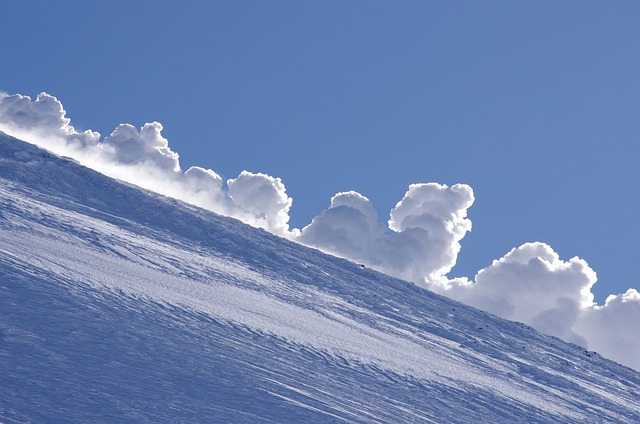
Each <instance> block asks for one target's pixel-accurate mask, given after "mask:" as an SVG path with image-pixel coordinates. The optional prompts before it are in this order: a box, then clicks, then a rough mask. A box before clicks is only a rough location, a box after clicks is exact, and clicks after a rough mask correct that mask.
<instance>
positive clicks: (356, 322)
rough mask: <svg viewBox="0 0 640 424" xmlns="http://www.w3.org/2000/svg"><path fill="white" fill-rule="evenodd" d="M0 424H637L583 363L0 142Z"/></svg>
mask: <svg viewBox="0 0 640 424" xmlns="http://www.w3.org/2000/svg"><path fill="white" fill-rule="evenodd" d="M0 202H1V205H0V421H2V422H5V423H14V422H20V423H21V422H153V423H157V422H189V423H191V422H249V423H256V422H305V423H312V422H381V423H388V422H492V423H494V422H528V423H531V422H629V423H633V422H640V374H639V373H638V372H636V371H634V370H631V369H629V368H626V367H623V366H621V365H618V364H616V363H614V362H612V361H609V360H607V359H604V358H602V357H600V356H599V355H598V354H596V353H595V352H588V351H585V350H584V349H582V348H580V347H578V346H575V345H571V344H568V343H565V342H563V341H561V340H559V339H557V338H554V337H550V336H545V335H542V334H540V333H538V332H536V331H535V330H533V329H531V328H529V327H527V326H525V325H523V324H519V323H515V322H510V321H505V320H502V319H500V318H497V317H495V316H493V315H490V314H487V313H484V312H482V311H479V310H476V309H473V308H471V307H468V306H464V305H462V304H460V303H457V302H455V301H453V300H450V299H447V298H444V297H441V296H439V295H436V294H434V293H431V292H428V291H426V290H424V289H421V288H419V287H417V286H415V285H413V284H411V283H407V282H405V281H402V280H398V279H394V278H391V277H388V276H385V275H383V274H380V273H377V272H374V271H372V270H370V269H368V268H362V267H361V266H359V265H357V264H354V263H351V262H348V261H346V260H343V259H339V258H335V257H332V256H328V255H325V254H322V253H320V252H318V251H316V250H313V249H309V248H305V247H303V246H300V245H298V244H294V243H292V242H289V241H287V240H284V239H281V238H279V237H276V236H274V235H271V234H269V233H267V232H266V231H263V230H257V229H255V228H252V227H249V226H247V225H244V224H242V223H240V222H239V221H236V220H234V219H230V218H225V217H220V216H218V215H216V214H214V213H211V212H207V211H204V210H201V209H198V208H196V207H193V206H188V205H186V204H184V203H181V202H179V201H176V200H172V199H168V198H163V197H162V196H159V195H155V194H152V193H150V192H146V191H143V190H140V189H138V188H136V187H131V186H129V185H125V184H123V183H120V182H118V181H115V180H113V179H110V178H107V177H105V176H103V175H101V174H98V173H96V172H94V171H92V170H90V169H87V168H84V167H82V166H80V165H78V164H77V163H75V162H73V161H71V160H68V159H64V158H59V157H57V156H55V155H53V154H51V153H48V152H45V151H43V150H40V149H38V148H36V147H35V146H32V145H29V144H26V143H23V142H21V141H18V140H15V139H12V138H11V137H8V136H5V135H1V134H0Z"/></svg>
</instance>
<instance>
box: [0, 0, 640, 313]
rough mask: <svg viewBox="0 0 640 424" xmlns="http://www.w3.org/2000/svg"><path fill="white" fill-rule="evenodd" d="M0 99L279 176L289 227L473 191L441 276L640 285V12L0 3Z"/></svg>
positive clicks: (221, 165)
mask: <svg viewBox="0 0 640 424" xmlns="http://www.w3.org/2000/svg"><path fill="white" fill-rule="evenodd" d="M0 12H1V14H2V17H3V18H2V23H1V24H0V47H1V51H0V52H1V66H0V90H4V91H6V92H8V93H12V94H13V93H21V94H26V95H31V96H35V95H36V94H37V93H39V92H40V91H46V92H48V93H50V94H52V95H55V96H57V97H58V98H59V99H60V100H61V101H62V103H63V104H64V105H65V108H66V110H67V112H68V116H69V117H71V119H72V120H73V122H72V123H73V124H74V125H75V126H76V128H78V129H89V128H90V129H93V130H97V131H100V132H101V133H102V134H103V135H107V134H109V133H110V132H111V131H112V130H113V129H114V128H115V127H116V125H117V124H119V123H123V122H128V123H132V124H134V125H136V126H138V127H139V126H141V125H142V124H144V123H145V122H148V121H159V122H161V123H162V124H163V125H164V127H165V130H164V132H163V134H164V135H165V137H167V138H168V139H169V142H170V147H171V148H172V149H173V150H174V151H177V152H178V153H179V154H180V156H181V164H182V167H183V168H187V167H188V166H190V165H200V166H204V167H208V168H211V169H214V170H215V171H216V172H218V173H220V174H221V175H223V176H224V177H225V178H232V177H235V176H237V175H238V173H239V172H240V171H241V170H243V169H247V170H250V171H253V172H265V173H268V174H270V175H273V176H278V177H281V178H282V179H283V181H284V183H285V184H286V186H287V192H288V193H289V195H290V196H291V197H293V199H294V205H293V208H292V211H291V216H292V221H291V224H292V226H294V227H301V226H304V225H306V224H307V223H309V222H310V220H311V218H312V217H313V216H315V215H317V214H318V213H320V212H321V211H322V209H324V208H326V207H328V205H329V199H330V197H331V196H332V195H333V194H335V193H336V192H338V191H344V190H351V189H353V190H357V191H359V192H360V193H362V194H364V195H365V196H367V197H369V198H370V199H371V200H372V201H373V204H374V206H375V207H376V209H377V210H378V212H379V214H380V218H381V220H383V221H386V219H388V213H389V210H390V209H391V208H392V207H393V206H394V205H395V203H396V202H397V201H398V200H400V199H401V198H402V196H403V195H404V192H405V191H406V189H407V186H408V185H409V184H410V183H416V182H431V181H434V182H440V183H445V184H450V185H451V184H455V183H458V182H461V183H467V184H469V185H471V186H472V187H473V189H474V191H475V194H476V202H475V204H474V206H472V208H471V209H470V210H469V217H470V218H471V220H472V221H473V224H474V228H473V231H472V232H471V233H470V234H468V235H467V236H466V238H465V239H464V240H463V241H462V252H461V254H460V256H459V260H458V266H457V267H456V268H455V269H454V271H453V272H452V274H450V276H458V275H464V276H469V277H473V275H474V274H475V272H476V271H477V270H478V269H480V268H482V267H484V266H487V265H489V264H490V263H491V261H492V260H493V259H496V258H499V257H501V256H503V255H504V254H505V253H506V252H507V251H509V250H510V249H511V248H513V247H516V246H518V245H520V244H521V243H524V242H527V241H536V240H538V241H543V242H546V243H549V244H550V245H551V246H552V247H553V248H554V249H555V250H556V251H557V252H558V253H559V254H560V256H561V257H562V258H563V259H569V258H570V257H572V256H574V255H578V256H580V257H582V258H584V259H586V260H587V261H588V262H589V264H590V265H591V267H592V268H594V269H595V270H596V271H597V272H598V276H599V282H598V284H596V286H595V287H594V292H595V293H596V296H597V300H598V301H599V302H602V301H603V300H604V297H605V296H606V295H607V294H609V293H619V292H624V291H625V290H626V289H627V288H629V287H635V288H638V287H639V286H640V284H639V283H638V277H637V271H636V266H637V263H638V259H637V252H638V249H637V247H636V246H637V239H638V236H639V235H640V224H638V218H637V210H638V206H639V203H640V202H639V201H638V187H637V184H638V182H639V178H638V167H637V161H638V158H640V147H639V143H638V137H639V136H640V119H639V113H640V78H639V77H638V75H640V3H639V2H635V1H616V2H604V1H601V2H590V1H561V2H557V1H547V2H533V1H528V2H524V1H522V2H515V1H485V2H476V1H460V2H445V1H438V2H435V1H434V2H427V1H414V2H408V1H407V2H385V3H382V2H371V1H366V2H365V1H360V2H355V1H353V2H343V1H321V2H309V1H307V2H304V1H272V2H267V1H255V2H253V1H252V2H248V1H239V2H227V1H225V2H213V1H212V2H195V1H185V2H167V1H154V2H143V1H109V2H87V1H64V2H62V1H60V2H51V1H28V0H20V1H15V0H14V1H5V2H3V4H2V5H0Z"/></svg>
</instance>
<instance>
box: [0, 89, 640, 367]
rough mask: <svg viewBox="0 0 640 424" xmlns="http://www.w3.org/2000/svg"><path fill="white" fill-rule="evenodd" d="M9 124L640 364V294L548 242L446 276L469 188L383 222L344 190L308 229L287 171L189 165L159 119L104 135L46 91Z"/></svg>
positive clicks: (5, 122)
mask: <svg viewBox="0 0 640 424" xmlns="http://www.w3.org/2000/svg"><path fill="white" fill-rule="evenodd" d="M0 130H2V131H4V132H6V133H8V134H11V135H13V136H15V137H17V138H20V139H23V140H25V141H28V142H31V143H34V144H37V145H39V146H41V147H44V148H46V149H48V150H51V151H53V152H55V153H57V154H60V155H64V156H69V157H72V158H74V159H76V160H78V161H79V162H80V163H82V164H84V165H86V166H89V167H91V168H93V169H96V170H97V171H99V172H102V173H104V174H106V175H109V176H111V177H114V178H118V179H121V180H124V181H127V182H129V183H132V184H136V185H138V186H140V187H143V188H146V189H149V190H153V191H156V192H158V193H161V194H164V195H167V196H172V197H175V198H178V199H181V200H184V201H186V202H189V203H192V204H194V205H197V206H200V207H203V208H207V209H210V210H212V211H214V212H218V213H221V214H224V215H228V216H232V217H235V218H238V219H241V220H243V221H244V222H246V223H248V224H250V225H253V226H256V227H261V228H265V229H266V230H268V231H271V232H273V233H275V234H278V235H281V236H285V237H288V238H290V239H292V240H295V241H298V242H300V243H303V244H306V245H309V246H313V247H317V248H319V249H321V250H323V251H325V252H328V253H332V254H335V255H338V256H342V257H345V258H348V259H351V260H353V261H356V262H358V263H361V264H365V265H367V266H369V267H372V268H374V269H376V270H379V271H382V272H385V273H387V274H390V275H394V276H397V277H400V278H403V279H406V280H409V281H413V282H415V283H416V284H418V285H421V286H423V287H426V288H429V289H431V290H434V291H436V292H439V293H442V294H445V295H447V296H450V297H452V298H455V299H458V300H460V301H462V302H464V303H467V304H470V305H473V306H476V307H478V308H480V309H484V310H487V311H489V312H492V313H495V314H497V315H499V316H502V317H504V318H507V319H511V320H517V321H521V322H525V323H527V324H529V325H531V326H533V327H535V328H537V329H538V330H540V331H543V332H545V333H548V334H552V335H555V336H558V337H561V338H563V339H565V340H567V341H571V342H574V343H577V344H580V345H582V346H585V347H587V348H589V349H592V350H597V351H598V352H600V353H602V354H603V355H605V356H607V357H609V358H612V359H614V360H617V361H619V362H621V363H624V364H626V365H629V366H632V367H635V368H636V369H639V370H640V337H638V332H637V329H636V328H635V326H636V323H637V322H639V321H640V294H639V293H638V291H636V290H634V289H630V290H629V291H627V292H626V293H624V294H620V295H612V296H609V298H608V299H607V301H606V302H605V304H604V305H602V306H599V305H596V304H595V303H594V302H593V294H592V293H591V288H592V286H593V284H595V283H596V274H595V272H594V271H593V270H592V269H591V268H590V267H589V265H588V264H587V263H586V262H585V261H584V260H582V259H580V258H572V259H569V260H562V259H561V258H560V257H559V255H558V254H557V253H556V252H555V251H553V249H552V248H551V247H550V246H548V245H546V244H544V243H526V244H524V245H522V246H520V247H517V248H514V249H513V250H511V251H510V252H508V253H507V254H506V255H505V256H504V257H502V258H500V259H497V260H495V261H493V263H492V264H491V265H489V266H487V267H486V268H484V269H482V270H480V271H479V272H478V273H477V275H476V276H475V277H474V278H473V279H468V278H457V279H453V280H450V279H448V278H447V274H448V273H449V272H450V271H451V269H452V268H453V266H454V265H455V263H456V260H457V256H458V253H459V251H460V241H461V240H462V238H463V237H464V236H465V235H466V233H467V232H469V231H471V221H470V220H469V219H468V218H467V210H468V209H469V208H470V207H471V205H472V204H473V202H474V195H473V190H472V189H471V187H469V186H468V185H465V184H456V185H453V186H450V187H449V186H446V185H442V184H436V183H427V184H412V185H410V186H409V189H408V190H407V192H406V193H405V195H404V197H403V198H402V199H401V200H400V201H399V202H398V204H397V205H396V206H395V207H394V208H393V209H392V210H391V212H390V215H389V220H388V222H387V223H386V224H383V223H382V222H380V220H379V217H378V214H377V213H376V211H375V209H374V208H373V205H372V204H371V201H370V200H369V199H367V198H366V197H365V196H363V195H361V194H359V193H357V192H354V191H349V192H343V193H338V194H336V195H335V196H334V197H333V198H332V199H331V204H330V206H329V208H328V209H327V210H325V211H323V212H322V213H321V214H320V215H318V216H317V217H315V218H314V219H313V220H312V222H311V223H310V224H309V225H308V226H306V227H304V228H303V229H302V230H297V229H293V230H290V229H289V224H288V223H289V210H290V208H291V204H292V200H291V198H290V197H289V196H288V195H287V194H286V189H285V186H284V184H283V183H282V181H281V180H280V179H279V178H275V177H271V176H269V175H266V174H260V173H251V172H248V171H243V172H242V173H241V174H240V175H239V176H238V177H237V178H233V179H229V180H228V181H226V182H225V181H224V180H223V178H222V177H221V176H220V175H218V174H217V173H216V172H214V171H212V170H210V169H205V168H201V167H197V166H194V167H191V168H189V169H188V170H187V171H182V169H181V168H180V163H179V156H178V154H177V153H176V152H173V151H172V150H171V149H170V148H169V142H168V140H167V139H165V138H164V137H163V136H162V125H161V124H159V123H158V122H152V123H147V124H145V125H143V126H142V127H141V128H140V129H138V128H136V127H134V126H132V125H129V124H122V125H119V126H118V127H117V128H116V129H115V130H114V131H113V132H112V133H111V134H110V135H109V136H107V137H106V138H104V139H101V136H100V134H99V133H97V132H94V131H90V130H87V131H77V130H76V129H75V128H74V127H73V126H72V125H71V120H70V119H69V118H67V117H66V112H65V111H64V108H63V107H62V104H61V103H60V102H59V101H58V100H57V99H56V98H55V97H53V96H50V95H48V94H46V93H41V94H39V95H38V97H37V98H36V100H35V101H32V100H31V98H29V97H28V96H21V95H7V94H6V93H4V92H0Z"/></svg>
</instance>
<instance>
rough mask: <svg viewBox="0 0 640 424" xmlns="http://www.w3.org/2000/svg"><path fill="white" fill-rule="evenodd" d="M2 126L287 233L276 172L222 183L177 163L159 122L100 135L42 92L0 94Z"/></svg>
mask: <svg viewBox="0 0 640 424" xmlns="http://www.w3.org/2000/svg"><path fill="white" fill-rule="evenodd" d="M0 130H2V131H4V132H6V133H8V134H11V135H13V136H15V137H17V138H20V139H23V140H25V141H28V142H31V143H33V144H36V145H38V146H41V147H44V148H46V149H48V150H51V151H53V152H54V153H57V154H60V155H63V156H68V157H72V158H74V159H76V160H78V161H79V162H80V163H82V164H84V165H86V166H89V167H91V168H93V169H96V170H97V171H99V172H102V173H104V174H106V175H109V176H111V177H114V178H118V179H121V180H124V181H127V182H130V183H132V184H136V185H138V186H140V187H143V188H146V189H149V190H153V191H156V192H158V193H161V194H164V195H167V196H171V197H175V198H178V199H181V200H184V201H186V202H189V203H193V204H195V205H197V206H201V207H204V208H207V209H210V210H213V211H215V212H218V213H222V214H225V215H229V216H233V217H236V218H239V219H242V220H243V221H245V222H247V223H248V224H251V225H254V226H257V227H262V228H265V229H267V230H269V231H271V232H273V233H275V234H279V235H284V236H289V235H290V234H291V233H290V232H289V225H288V222H289V209H290V207H291V199H290V198H289V197H288V196H287V194H286V192H285V187H284V185H283V184H282V182H281V181H280V179H278V178H273V177H270V176H268V175H265V174H254V173H251V172H248V171H244V172H243V173H242V174H241V175H240V176H239V177H238V178H236V179H231V180H229V181H228V182H227V184H226V185H225V184H224V182H223V180H222V178H221V177H220V176H219V175H218V174H216V173H215V172H214V171H212V170H209V169H204V168H200V167H192V168H190V169H188V170H187V171H186V172H183V171H182V170H181V168H180V162H179V156H178V154H177V153H176V152H173V151H172V150H171V149H170V148H169V142H168V140H167V139H166V138H164V137H163V136H162V125H161V124H160V123H158V122H151V123H146V124H144V125H143V126H142V128H140V129H139V130H138V129H137V128H136V127H134V126H133V125H130V124H121V125H119V126H118V127H117V128H116V129H115V130H114V131H113V132H112V133H111V134H110V135H109V136H107V137H106V138H104V140H101V135H100V134H99V133H97V132H95V131H90V130H88V131H83V132H79V131H77V130H76V129H75V128H74V127H73V126H72V125H71V120H70V119H69V118H67V116H66V112H65V110H64V108H63V106H62V103H60V101H58V99H56V98H55V97H53V96H51V95H48V94H46V93H40V94H39V95H38V97H37V98H36V100H35V101H32V100H31V98H30V97H29V96H22V95H19V94H17V95H4V96H3V97H0Z"/></svg>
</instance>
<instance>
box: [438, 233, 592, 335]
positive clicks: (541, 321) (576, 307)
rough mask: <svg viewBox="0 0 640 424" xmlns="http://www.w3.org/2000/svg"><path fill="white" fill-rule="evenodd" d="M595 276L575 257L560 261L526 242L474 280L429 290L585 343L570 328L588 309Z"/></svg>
mask: <svg viewBox="0 0 640 424" xmlns="http://www.w3.org/2000/svg"><path fill="white" fill-rule="evenodd" d="M595 282H596V273H595V272H594V271H593V270H592V269H591V268H590V267H589V265H588V264H587V263H586V262H585V261H584V260H582V259H580V258H572V259H570V260H569V261H563V260H561V259H560V257H559V256H558V254H557V253H556V252H554V251H553V249H551V247H550V246H548V245H546V244H544V243H526V244H523V245H522V246H520V247H518V248H515V249H513V250H511V251H510V252H509V253H507V254H506V255H505V256H504V257H502V258H500V259H498V260H495V261H493V264H491V265H490V266H488V267H486V268H484V269H482V270H480V271H479V272H478V274H477V275H476V277H475V282H474V283H472V282H462V283H460V282H459V281H450V282H445V283H440V284H435V285H432V286H430V288H431V289H432V290H434V291H436V292H440V293H442V294H446V295H448V296H451V297H453V298H455V299H457V300H460V301H461V302H464V303H467V304H470V305H473V306H475V307H477V308H480V309H483V310H486V311H489V312H492V313H494V314H496V315H498V316H501V317H503V318H507V319H511V320H514V321H521V322H524V323H527V324H529V325H531V326H532V327H534V328H537V329H538V330H540V331H542V332H544V333H547V334H551V335H554V336H558V337H561V338H563V339H564V340H567V341H571V342H575V343H578V344H581V345H585V343H586V342H585V339H584V338H583V337H582V336H581V335H578V334H576V333H575V331H574V330H573V326H574V324H575V322H576V319H577V316H578V314H579V312H580V311H581V310H582V309H584V308H588V307H591V306H592V305H593V294H592V293H591V287H592V286H593V284H594V283H595Z"/></svg>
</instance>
